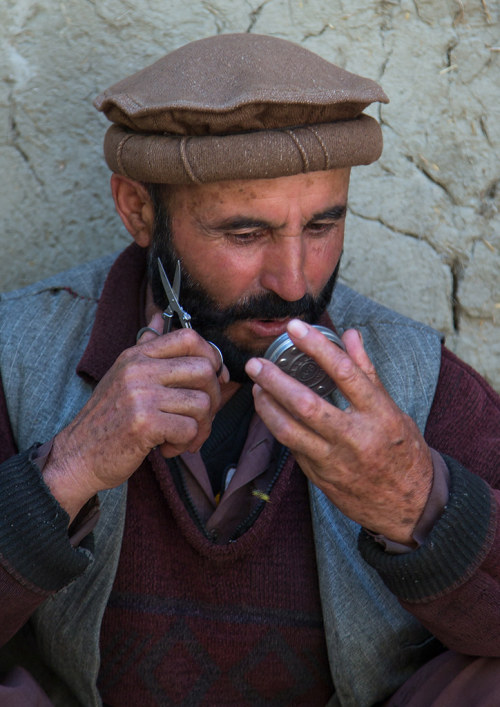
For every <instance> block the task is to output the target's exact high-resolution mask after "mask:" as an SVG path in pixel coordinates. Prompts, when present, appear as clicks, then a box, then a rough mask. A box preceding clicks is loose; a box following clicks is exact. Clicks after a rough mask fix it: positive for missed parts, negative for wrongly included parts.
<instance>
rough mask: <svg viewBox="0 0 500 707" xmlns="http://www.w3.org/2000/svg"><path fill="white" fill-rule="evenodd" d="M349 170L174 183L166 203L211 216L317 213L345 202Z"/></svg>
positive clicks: (171, 206) (177, 210) (176, 210)
mask: <svg viewBox="0 0 500 707" xmlns="http://www.w3.org/2000/svg"><path fill="white" fill-rule="evenodd" d="M349 174H350V170H349V169H348V168H345V169H335V170H329V171H323V172H310V173H308V174H297V175H293V176H289V177H278V178H276V179H240V180H234V181H224V182H212V183H210V184H194V185H176V186H173V187H172V188H171V189H169V206H170V210H171V213H172V215H174V214H175V213H176V212H177V213H178V212H180V211H184V210H188V211H189V212H191V213H192V212H193V211H194V212H197V213H200V212H204V213H205V212H207V215H208V212H209V213H210V214H212V215H213V216H216V215H222V216H223V215H229V214H240V213H244V214H246V215H251V214H256V215H258V214H261V213H265V212H267V211H270V210H273V209H287V210H289V209H293V208H294V207H297V208H299V209H301V210H303V211H309V210H311V209H312V213H319V212H320V211H321V210H322V208H324V209H326V208H329V207H331V206H334V205H338V204H342V203H345V201H346V199H347V191H348V186H349Z"/></svg>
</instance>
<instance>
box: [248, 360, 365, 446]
mask: <svg viewBox="0 0 500 707" xmlns="http://www.w3.org/2000/svg"><path fill="white" fill-rule="evenodd" d="M245 370H246V371H247V373H248V375H249V376H250V378H251V379H252V380H253V381H254V382H256V383H257V384H258V385H259V386H260V388H262V389H263V390H264V391H265V392H266V393H268V394H269V396H271V399H272V400H273V402H274V403H275V404H276V405H280V406H281V407H282V408H283V409H284V410H287V411H288V413H289V415H290V416H291V417H293V418H295V419H296V420H298V421H300V422H301V423H302V424H303V425H304V427H307V428H308V429H310V430H312V431H313V432H314V433H315V434H317V435H320V436H321V437H323V438H324V439H328V440H330V441H333V440H336V439H338V438H339V437H340V436H341V434H342V433H343V432H344V430H345V428H346V427H349V426H350V425H351V422H352V421H351V419H348V420H346V419H345V418H350V415H345V413H344V412H342V411H341V410H339V409H338V408H336V407H334V406H333V405H331V404H330V403H329V402H327V401H325V400H323V399H322V398H321V397H320V396H319V395H317V394H316V393H315V392H314V391H312V390H310V389H309V388H308V387H307V386H305V385H304V384H302V383H300V382H299V381H296V380H295V379H294V378H291V377H290V376H289V375H288V374H286V373H285V372H284V371H282V370H281V369H279V368H278V367H277V366H276V365H275V364H273V363H271V362H270V361H267V360H266V359H255V358H254V359H250V361H248V363H247V365H246V368H245ZM273 432H274V430H273Z"/></svg>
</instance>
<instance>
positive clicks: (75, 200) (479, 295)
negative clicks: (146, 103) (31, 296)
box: [0, 0, 500, 389]
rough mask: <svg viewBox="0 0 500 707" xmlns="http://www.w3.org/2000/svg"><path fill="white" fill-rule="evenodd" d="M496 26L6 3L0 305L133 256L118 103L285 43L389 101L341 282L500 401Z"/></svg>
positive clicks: (288, 11) (172, 1) (351, 14)
mask: <svg viewBox="0 0 500 707" xmlns="http://www.w3.org/2000/svg"><path fill="white" fill-rule="evenodd" d="M499 19H500V10H499V6H498V4H496V3H493V2H492V0H414V1H413V2H410V1H409V0H380V1H377V2H374V1H373V0H369V1H368V2H366V0H350V2H342V0H328V1H327V0H261V1H256V0H192V2H189V3H186V2H185V1H184V0H169V2H168V3H165V1H164V0H134V2H132V1H131V0H60V1H58V2H54V0H2V3H1V5H0V76H1V82H0V169H1V173H2V177H3V179H2V189H1V191H0V214H1V215H0V243H1V247H2V257H1V259H0V288H1V289H10V288H13V287H16V286H19V285H23V284H26V283H28V282H31V281H33V280H35V279H38V278H39V277H42V276H45V275H47V274H50V273H52V272H55V271H57V270H60V269H63V268H66V267H69V266H71V265H72V264H74V263H76V262H80V261H83V260H90V259H92V258H94V257H96V256H98V255H100V254H102V253H105V252H110V251H113V250H117V249H119V248H121V247H123V246H124V245H126V244H127V243H128V242H129V238H128V236H127V235H126V234H125V232H124V230H123V228H122V226H121V224H120V223H119V221H118V218H117V216H116V215H115V214H114V210H113V207H112V205H111V200H110V197H109V187H108V182H109V173H108V170H107V168H106V167H105V165H104V161H103V158H102V147H101V146H102V138H103V135H104V130H105V127H106V121H105V119H104V118H103V117H102V116H101V115H98V114H97V112H96V111H95V110H94V108H93V107H92V99H93V98H94V97H95V96H96V95H97V94H98V93H99V92H100V91H101V90H102V89H103V88H105V87H107V86H109V85H111V84H112V83H114V82H116V81H117V80H119V79H121V78H123V77H124V76H125V75H127V74H129V73H131V72H132V71H135V70H137V69H140V68H142V67H143V66H145V65H146V64H147V63H150V62H152V61H154V60H156V59H157V58H159V57H160V56H162V55H163V54H164V53H165V52H166V51H169V50H171V49H174V48H176V47H178V46H180V45H181V44H183V43H185V42H186V41H190V40H192V39H197V38H200V37H203V36H207V35H210V34H215V33H217V32H241V31H243V32H245V31H251V32H260V33H262V34H273V35H276V36H279V37H284V38H287V39H291V40H293V41H296V42H298V43H300V44H302V45H303V46H305V47H308V48H309V49H312V50H313V51H316V52H318V53H319V54H321V55H322V56H324V57H325V58H326V59H329V60H331V61H334V62H335V63H338V64H340V65H341V66H343V67H345V68H346V69H348V70H350V71H354V72H358V73H361V74H363V75H365V76H367V77H369V78H373V79H375V80H377V81H379V82H380V83H381V84H382V86H383V87H384V89H385V91H386V92H387V94H388V95H389V97H390V98H391V103H390V104H389V105H388V106H383V107H381V108H376V109H375V111H374V114H375V115H376V116H377V117H379V118H380V119H381V121H382V123H383V132H384V140H385V149H384V153H383V156H382V158H381V160H380V161H379V162H378V163H377V164H375V165H372V166H371V167H361V168H357V169H356V170H354V174H353V178H352V189H351V201H350V209H349V211H350V213H349V216H348V222H347V239H346V248H345V255H344V267H343V278H344V280H345V281H346V282H347V283H348V284H349V285H352V286H355V287H356V288H357V289H359V290H360V291H362V292H364V293H366V294H368V295H370V296H372V297H374V298H375V299H377V300H379V301H381V302H382V303H384V304H387V305H389V306H392V307H394V308H395V309H398V310H400V311H402V312H403V313H405V314H410V315H412V316H414V317H416V318H419V319H422V320H424V321H427V322H429V323H430V324H432V325H433V326H435V327H437V328H438V329H441V330H443V331H444V332H445V333H446V336H447V340H448V343H449V345H450V346H451V347H452V348H453V349H454V350H455V351H456V352H457V353H458V354H459V355H460V356H462V357H463V358H465V359H466V360H467V361H469V362H470V363H471V364H472V365H473V366H475V367H476V368H477V369H478V370H479V371H480V372H481V373H483V374H485V375H486V376H487V377H488V378H489V380H490V381H491V382H492V383H493V384H494V385H495V387H496V388H497V389H500V278H499V269H500V228H499V225H500V223H499V222H500V215H499V203H500V190H499V186H498V184H499V176H500V167H499V164H500V160H499V156H500V155H499V153H500V149H499V146H500V121H499V107H500V106H499V103H500V46H499V41H500V40H499V36H500V35H499V33H498V26H499Z"/></svg>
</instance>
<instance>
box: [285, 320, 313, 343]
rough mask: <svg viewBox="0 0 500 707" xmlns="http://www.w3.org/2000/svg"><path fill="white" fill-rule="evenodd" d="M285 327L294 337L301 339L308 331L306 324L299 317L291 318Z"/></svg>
mask: <svg viewBox="0 0 500 707" xmlns="http://www.w3.org/2000/svg"><path fill="white" fill-rule="evenodd" d="M287 329H288V331H289V332H290V334H293V336H295V338H296V339H303V338H304V336H305V335H306V334H307V331H308V329H307V325H306V324H304V322H303V321H302V320H301V319H292V321H291V322H288V327H287Z"/></svg>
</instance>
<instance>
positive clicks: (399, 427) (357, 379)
mask: <svg viewBox="0 0 500 707" xmlns="http://www.w3.org/2000/svg"><path fill="white" fill-rule="evenodd" d="M288 334H289V336H290V338H291V339H292V341H293V342H294V344H295V345H296V346H297V347H298V348H299V349H300V350H301V351H304V352H305V353H306V354H308V355H309V356H311V357H312V358H313V359H314V360H315V361H316V362H317V363H318V364H319V365H320V366H321V368H323V370H324V371H326V373H327V374H328V375H329V376H330V377H331V378H332V379H333V380H334V381H335V383H336V384H337V387H338V388H339V390H340V392H341V393H342V394H343V395H344V397H345V398H346V399H347V401H348V403H349V407H348V408H347V409H346V410H345V411H342V410H339V409H338V408H336V407H334V406H333V405H332V404H331V403H329V402H328V401H326V400H323V399H322V398H320V397H319V396H318V395H317V394H316V393H314V392H313V391H312V390H310V389H309V388H307V387H306V386H305V385H303V384H302V383H299V382H298V381H296V380H294V379H293V378H291V377H290V376H289V375H287V374H286V373H284V372H283V371H281V370H280V369H279V368H278V367H277V366H275V365H274V364H273V363H271V362H270V361H267V360H265V359H251V360H250V361H249V362H248V363H247V368H246V370H247V373H248V374H249V375H250V377H251V378H252V379H253V381H254V382H255V384H256V385H255V386H254V398H255V408H256V411H257V412H258V414H259V415H260V417H261V418H262V420H263V421H264V422H265V424H266V425H267V427H268V428H269V430H270V431H271V432H272V433H273V435H274V436H275V438H276V439H277V440H278V441H279V442H281V443H282V444H284V445H286V446H287V447H289V448H290V449H291V451H292V453H293V454H294V456H295V458H296V460H297V462H298V463H299V465H300V467H301V469H302V470H303V471H304V473H305V474H306V475H307V476H308V478H309V479H310V480H311V481H312V482H313V483H314V484H315V485H316V486H318V487H319V488H320V489H321V490H322V491H323V492H324V493H325V494H326V495H327V496H328V498H329V499H330V500H331V501H332V502H333V503H334V504H335V505H336V506H337V507H338V508H339V509H340V510H341V511H342V512H343V513H344V514H345V515H347V516H348V517H350V518H352V519H353V520H355V521H356V522H358V523H359V524H360V525H362V526H364V527H365V528H368V529H369V530H371V531H373V532H375V533H379V534H382V535H385V536H386V537H387V538H389V539H391V540H394V541H396V542H400V543H405V544H409V545H411V544H412V531H413V529H414V528H415V525H416V524H417V522H418V520H419V518H420V515H421V514H422V511H423V509H424V507H425V504H426V501H427V498H428V496H429V493H430V489H431V487H432V475H433V471H432V460H431V454H430V450H429V448H428V447H427V444H426V443H425V441H424V438H423V437H422V435H421V433H420V431H419V429H418V427H417V426H416V424H415V423H414V422H413V420H412V419H411V418H410V417H409V416H408V415H406V414H405V413H403V412H402V411H401V410H400V409H399V408H398V406H397V405H396V404H395V403H394V401H393V400H392V399H391V397H390V396H389V394H388V393H387V391H386V390H385V388H384V387H383V385H382V383H381V382H380V380H379V378H378V376H377V373H376V371H375V368H374V367H373V365H372V363H371V361H370V359H369V358H368V355H367V354H366V352H365V350H364V348H363V343H362V340H361V336H360V335H359V334H358V332H357V331H356V330H354V329H350V330H348V331H346V332H345V333H344V335H343V337H342V339H343V342H344V344H345V347H346V352H344V351H342V349H340V348H339V347H338V346H336V345H335V344H333V343H331V342H329V341H328V340H327V339H326V338H325V337H324V336H323V335H322V334H321V333H320V332H319V331H317V330H316V329H314V328H313V327H311V326H309V325H307V324H304V322H301V321H299V320H293V321H292V322H290V324H289V326H288Z"/></svg>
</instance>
